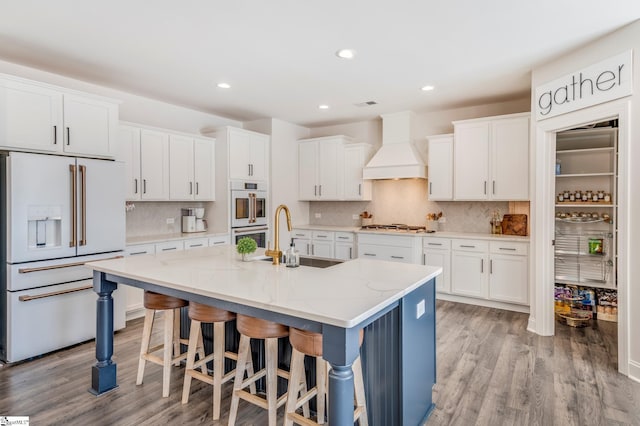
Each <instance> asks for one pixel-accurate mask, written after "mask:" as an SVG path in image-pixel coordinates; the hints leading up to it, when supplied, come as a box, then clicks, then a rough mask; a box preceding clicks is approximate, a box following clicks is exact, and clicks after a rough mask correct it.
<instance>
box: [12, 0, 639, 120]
mask: <svg viewBox="0 0 640 426" xmlns="http://www.w3.org/2000/svg"><path fill="white" fill-rule="evenodd" d="M638 18H640V1H638V0H611V1H607V2H604V1H602V0H535V1H524V0H483V1H478V0H450V1H435V0H422V1H420V0H395V1H392V0H387V1H382V0H323V1H318V0H316V1H312V0H235V1H233V0H229V1H218V0H183V1H176V0H154V1H142V0H107V1H86V0H85V1H81V0H56V1H47V0H2V2H0V59H4V60H7V61H10V62H15V63H19V64H24V65H28V66H32V67H35V68H39V69H43V70H47V71H51V72H54V73H58V74H63V75H67V76H70V77H73V78H77V79H80V80H85V81H89V82H93V83H96V84H99V85H103V86H108V87H112V88H116V89H120V90H124V91H128V92H132V93H136V94H140V95H143V96H147V97H150V98H155V99H159V100H163V101H167V102H171V103H175V104H178V105H183V106H187V107H190V108H193V109H197V110H201V111H205V112H210V113H213V114H216V115H220V116H223V117H228V118H231V119H235V120H240V121H247V120H254V119H258V118H265V117H275V118H280V119H283V120H286V121H289V122H292V123H297V124H300V125H305V126H318V125H324V124H332V123H339V122H347V121H357V120H365V119H370V118H373V117H376V116H378V115H379V114H382V113H389V112H396V111H402V110H407V109H409V110H413V111H415V112H426V111H433V110H439V109H445V108H455V107H462V106H469V105H478V104H483V103H490V102H497V101H504V100H511V99H515V98H521V97H523V96H527V95H528V93H529V90H530V72H531V70H532V68H534V67H535V66H537V65H540V64H542V63H544V62H546V61H548V60H550V59H553V58H555V57H557V56H558V55H562V54H563V53H565V52H567V51H570V50H572V49H574V48H576V47H579V46H581V45H584V44H585V43H588V42H590V41H592V40H594V39H596V38H598V37H601V36H603V35H604V34H606V33H608V32H611V31H613V30H615V29H617V28H619V27H621V26H623V25H625V24H628V23H630V22H632V21H634V20H636V19H638ZM344 47H349V48H353V49H355V50H356V51H357V56H356V58H355V59H353V60H350V61H345V60H340V59H338V58H336V56H335V55H334V53H335V51H336V50H338V49H340V48H344ZM616 53H619V52H611V54H612V56H613V55H614V54H616ZM221 81H224V82H228V83H229V84H231V85H232V88H231V89H226V90H224V89H219V88H217V87H216V83H218V82H221ZM426 84H432V85H434V86H436V90H434V91H432V92H422V91H420V88H421V87H422V86H424V85H426ZM370 100H373V101H376V102H378V103H379V105H376V106H373V107H365V108H362V107H357V106H354V104H356V103H360V102H364V101H370ZM319 104H328V105H330V109H328V110H324V111H321V110H318V105H319Z"/></svg>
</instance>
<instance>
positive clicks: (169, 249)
mask: <svg viewBox="0 0 640 426" xmlns="http://www.w3.org/2000/svg"><path fill="white" fill-rule="evenodd" d="M177 248H178V247H166V248H163V249H162V251H171V250H176V249H177Z"/></svg>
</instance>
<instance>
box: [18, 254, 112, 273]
mask: <svg viewBox="0 0 640 426" xmlns="http://www.w3.org/2000/svg"><path fill="white" fill-rule="evenodd" d="M123 257H124V256H114V257H108V258H106V259H92V260H88V261H87V262H97V261H98V260H113V259H122V258H123ZM87 262H74V263H64V264H61V265H51V266H38V267H35V268H20V269H18V273H19V274H28V273H30V272H42V271H50V270H52V269H62V268H72V267H74V266H84V264H85V263H87Z"/></svg>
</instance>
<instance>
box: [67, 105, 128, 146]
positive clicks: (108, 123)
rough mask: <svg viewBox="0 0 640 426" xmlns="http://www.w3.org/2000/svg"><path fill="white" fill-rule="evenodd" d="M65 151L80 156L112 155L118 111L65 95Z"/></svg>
mask: <svg viewBox="0 0 640 426" xmlns="http://www.w3.org/2000/svg"><path fill="white" fill-rule="evenodd" d="M63 99H64V138H63V139H64V151H65V152H68V153H70V154H79V155H99V156H109V155H112V151H113V145H114V142H113V141H114V140H115V134H116V129H117V126H118V108H117V106H116V105H114V104H112V103H108V102H103V101H100V100H96V99H91V98H85V97H81V96H75V95H66V94H65V95H64V98H63Z"/></svg>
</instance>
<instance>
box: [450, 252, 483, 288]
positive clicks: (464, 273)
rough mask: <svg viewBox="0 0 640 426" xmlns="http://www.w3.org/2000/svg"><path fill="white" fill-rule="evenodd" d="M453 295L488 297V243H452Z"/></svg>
mask: <svg viewBox="0 0 640 426" xmlns="http://www.w3.org/2000/svg"><path fill="white" fill-rule="evenodd" d="M452 246H453V248H452V250H451V293H453V294H459V295H460V296H469V297H482V298H486V297H487V280H488V276H487V271H488V266H489V265H488V259H487V249H488V242H487V241H478V242H475V241H469V240H459V241H454V242H453V243H452Z"/></svg>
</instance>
